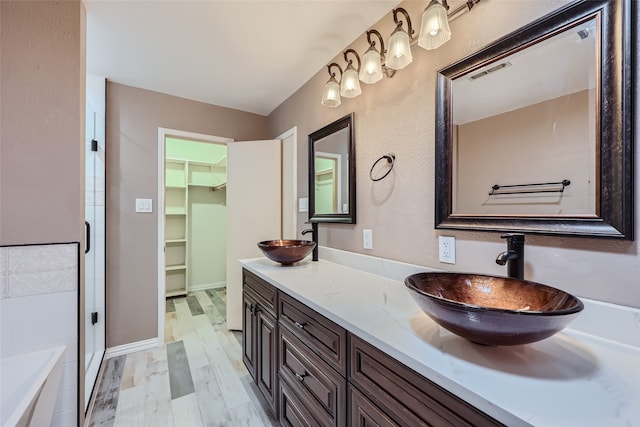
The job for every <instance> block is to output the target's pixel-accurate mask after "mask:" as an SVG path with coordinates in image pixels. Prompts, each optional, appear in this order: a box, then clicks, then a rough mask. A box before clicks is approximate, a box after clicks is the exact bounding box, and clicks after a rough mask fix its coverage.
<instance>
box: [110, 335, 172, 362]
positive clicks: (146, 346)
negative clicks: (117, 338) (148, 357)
mask: <svg viewBox="0 0 640 427" xmlns="http://www.w3.org/2000/svg"><path fill="white" fill-rule="evenodd" d="M156 347H160V345H159V344H158V338H157V337H156V338H150V339H148V340H143V341H136V342H132V343H129V344H123V345H118V346H115V347H110V348H108V349H107V351H106V352H105V354H104V358H105V359H111V358H112V357H117V356H122V355H123V354H129V353H134V352H136V351H142V350H150V349H152V348H156Z"/></svg>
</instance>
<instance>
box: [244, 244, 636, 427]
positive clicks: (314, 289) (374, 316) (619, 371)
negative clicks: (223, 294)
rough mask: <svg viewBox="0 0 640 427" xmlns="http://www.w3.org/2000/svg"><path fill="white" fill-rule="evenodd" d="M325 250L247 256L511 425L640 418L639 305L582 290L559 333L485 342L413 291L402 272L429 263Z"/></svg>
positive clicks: (300, 295)
mask: <svg viewBox="0 0 640 427" xmlns="http://www.w3.org/2000/svg"><path fill="white" fill-rule="evenodd" d="M320 259H321V260H320V261H319V262H311V261H309V260H308V259H307V260H304V261H302V262H300V263H299V264H298V265H295V266H292V267H282V266H280V265H279V264H276V263H274V262H272V261H270V260H267V259H266V258H256V259H249V260H242V261H241V264H242V266H243V267H245V268H247V269H248V270H250V271H251V272H253V273H255V274H257V275H258V276H260V277H262V278H263V279H265V280H267V281H268V282H270V283H272V284H273V285H274V286H276V287H277V288H279V289H280V290H282V291H283V292H285V293H287V294H289V295H291V296H293V297H294V298H297V299H298V300H299V301H301V302H303V303H304V304H306V305H308V306H309V307H311V308H312V309H314V310H316V311H317V312H319V313H320V314H322V315H324V316H325V317H327V318H329V319H330V320H332V321H334V322H336V323H337V324H339V325H340V326H342V327H344V328H345V329H347V330H348V331H350V332H351V333H353V334H355V335H358V336H359V337H360V338H362V339H364V340H366V341H368V342H369V343H371V344H373V345H374V346H376V347H377V348H379V349H380V350H382V351H384V352H386V353H387V354H389V355H390V356H392V357H394V358H395V359H397V360H398V361H400V362H402V363H404V364H405V365H407V366H408V367H410V368H412V369H413V370H415V371H416V372H418V373H420V374H421V375H423V376H424V377H426V378H428V379H429V380H431V381H433V382H435V383H436V384H438V385H440V386H441V387H443V388H444V389H446V390H448V391H449V392H451V393H453V394H455V395H457V396H458V397H460V398H461V399H463V400H465V401H467V402H469V403H470V404H472V405H474V406H475V407H477V408H478V409H480V410H482V411H484V412H485V413H487V414H489V415H491V416H492V417H494V418H496V419H497V420H499V421H501V422H503V423H504V424H506V425H509V426H530V425H534V426H554V427H555V426H559V425H562V426H581V427H584V426H604V425H606V426H640V407H639V406H638V405H639V402H640V310H639V309H635V308H629V307H621V306H616V305H613V304H607V303H602V302H598V301H592V300H588V299H585V298H581V299H582V301H583V302H584V303H585V310H584V311H583V312H582V313H581V314H580V316H579V317H578V319H576V320H575V321H574V322H573V323H571V324H570V325H569V328H567V329H565V330H563V331H561V332H560V333H558V334H556V335H554V336H553V337H551V338H547V339H545V340H542V341H539V342H537V343H533V344H528V345H522V346H514V347H485V346H479V345H476V344H472V343H470V342H468V341H466V340H464V339H462V338H460V337H458V336H456V335H453V334H451V333H449V332H448V331H446V330H444V329H443V328H441V327H439V326H438V325H436V324H435V323H434V322H433V321H432V320H431V319H430V318H428V317H427V316H426V315H425V314H424V313H423V312H422V311H421V310H420V308H419V307H418V306H417V305H416V304H415V303H414V301H413V300H412V299H411V296H410V295H409V293H408V292H407V291H406V289H405V286H404V284H403V283H402V279H403V278H404V277H406V276H407V275H409V274H412V273H414V272H418V271H428V270H429V268H425V267H421V266H416V265H411V264H405V263H399V262H395V261H390V260H384V259H380V258H375V257H370V256H365V255H358V254H353V253H349V252H344V251H337V250H333V249H327V248H321V252H320ZM603 319H606V320H605V321H603ZM607 325H608V327H607ZM611 325H615V329H616V330H615V331H612V329H614V328H611Z"/></svg>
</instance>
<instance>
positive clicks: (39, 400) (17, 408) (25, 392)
mask: <svg viewBox="0 0 640 427" xmlns="http://www.w3.org/2000/svg"><path fill="white" fill-rule="evenodd" d="M64 350H65V347H64V346H60V347H53V348H50V349H47V350H40V351H34V352H31V353H25V354H20V355H17V356H12V357H7V358H3V359H0V425H1V426H2V427H14V426H16V427H23V426H49V425H51V418H52V417H53V410H54V407H55V405H56V398H57V396H58V387H59V385H60V379H61V376H62V365H63V363H64V360H63V354H64Z"/></svg>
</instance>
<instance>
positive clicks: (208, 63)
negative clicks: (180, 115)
mask: <svg viewBox="0 0 640 427" xmlns="http://www.w3.org/2000/svg"><path fill="white" fill-rule="evenodd" d="M398 3H400V1H398V0H377V1H369V0H350V1H345V0H286V1H275V0H258V1H246V0H230V1H222V0H201V1H189V0H156V1H143V0H126V1H116V0H85V5H86V9H87V72H88V73H89V74H95V75H99V76H102V77H106V78H107V79H109V80H111V81H114V82H117V83H121V84H124V85H129V86H135V87H139V88H143V89H148V90H153V91H157V92H162V93H167V94H170V95H175V96H179V97H183V98H188V99H193V100H197V101H202V102H206V103H209V104H215V105H220V106H224V107H229V108H234V109H238V110H242V111H249V112H253V113H257V114H262V115H268V114H269V113H271V112H272V111H273V110H274V109H275V108H276V107H277V106H278V105H280V104H281V103H282V102H283V101H284V100H286V99H287V98H288V97H289V96H291V95H292V94H293V93H294V92H295V91H296V90H298V89H299V88H300V87H301V86H302V85H303V84H304V83H306V82H307V81H308V80H309V79H310V78H311V77H312V76H313V75H314V74H316V73H317V72H318V71H319V70H320V69H322V68H323V67H325V66H326V64H327V63H328V62H329V61H330V60H331V59H332V58H334V57H335V56H336V55H337V54H339V53H340V52H341V51H342V50H343V49H344V48H345V47H346V46H348V45H349V44H351V43H352V42H353V41H354V40H355V39H356V38H358V37H359V36H360V35H362V34H363V33H364V32H365V30H366V29H368V28H369V27H370V26H372V25H373V24H374V23H375V22H377V21H378V20H379V19H380V18H382V17H383V16H384V15H385V14H387V13H388V12H390V11H391V9H392V8H393V7H394V6H395V5H397V4H398ZM390 19H391V18H390ZM327 78H328V75H327ZM318 96H319V97H320V94H319V95H318ZM318 102H320V100H319V99H318Z"/></svg>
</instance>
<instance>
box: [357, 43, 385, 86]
mask: <svg viewBox="0 0 640 427" xmlns="http://www.w3.org/2000/svg"><path fill="white" fill-rule="evenodd" d="M381 79H382V60H381V59H380V52H378V51H377V50H376V48H375V47H373V46H371V47H369V49H368V50H367V51H366V52H365V54H364V56H363V57H362V65H361V66H360V80H362V81H363V82H364V83H368V84H372V83H375V82H377V81H380V80H381Z"/></svg>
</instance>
